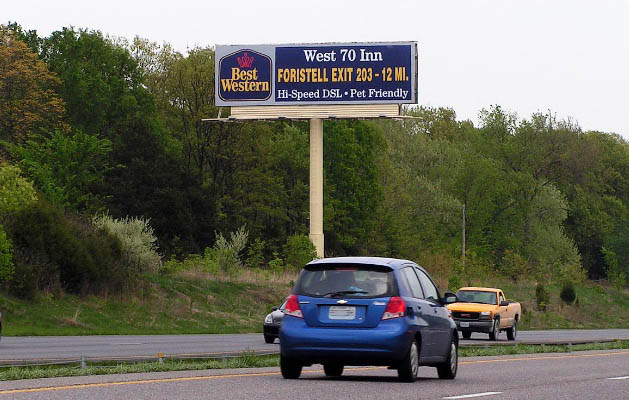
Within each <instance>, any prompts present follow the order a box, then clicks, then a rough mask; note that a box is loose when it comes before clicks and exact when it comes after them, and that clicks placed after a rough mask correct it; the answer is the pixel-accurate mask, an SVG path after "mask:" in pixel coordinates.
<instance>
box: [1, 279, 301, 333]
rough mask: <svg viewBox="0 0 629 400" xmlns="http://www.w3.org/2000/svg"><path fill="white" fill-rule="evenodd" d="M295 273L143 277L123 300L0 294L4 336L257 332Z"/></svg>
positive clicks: (285, 291) (109, 297)
mask: <svg viewBox="0 0 629 400" xmlns="http://www.w3.org/2000/svg"><path fill="white" fill-rule="evenodd" d="M294 279H295V274H294V273H293V274H289V275H288V276H281V277H279V276H275V275H273V274H270V273H268V272H267V271H247V272H243V273H241V274H239V275H238V276H237V277H230V276H222V275H221V276H214V275H208V274H204V273H202V272H199V271H187V272H181V273H177V274H174V275H167V276H160V275H146V276H145V277H144V281H143V283H142V285H141V286H140V287H139V288H137V289H136V290H135V292H134V293H130V294H128V295H124V296H108V297H107V296H105V297H96V296H89V297H80V296H71V295H66V294H63V293H61V294H54V293H44V294H41V295H39V296H38V297H37V298H35V299H34V300H33V301H25V300H20V299H17V298H14V297H11V296H8V295H6V294H0V310H2V315H3V319H4V328H3V335H6V336H28V335H34V336H38V335H105V334H109V335H131V334H142V335H146V334H186V333H250V332H261V330H262V321H263V319H264V317H265V316H266V314H267V313H268V312H270V310H271V308H272V307H273V306H277V305H278V304H280V303H281V301H282V300H283V299H284V298H285V297H286V295H287V294H288V293H289V292H290V289H291V287H292V282H291V281H292V280H294Z"/></svg>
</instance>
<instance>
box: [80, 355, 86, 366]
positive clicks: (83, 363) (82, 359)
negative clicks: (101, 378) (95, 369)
mask: <svg viewBox="0 0 629 400" xmlns="http://www.w3.org/2000/svg"><path fill="white" fill-rule="evenodd" d="M85 368H87V362H86V361H85V356H81V369H85Z"/></svg>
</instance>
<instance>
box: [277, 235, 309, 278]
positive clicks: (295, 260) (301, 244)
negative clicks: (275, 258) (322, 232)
mask: <svg viewBox="0 0 629 400" xmlns="http://www.w3.org/2000/svg"><path fill="white" fill-rule="evenodd" d="M283 256H284V261H285V262H286V266H287V267H288V268H293V269H297V270H300V269H301V268H303V266H304V265H306V264H307V263H309V262H310V261H312V260H314V259H315V258H317V249H316V248H315V246H314V244H312V242H311V241H310V238H309V237H308V236H306V235H292V236H289V237H288V239H287V240H286V244H285V245H284V251H283Z"/></svg>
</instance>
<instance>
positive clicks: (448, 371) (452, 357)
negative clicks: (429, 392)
mask: <svg viewBox="0 0 629 400" xmlns="http://www.w3.org/2000/svg"><path fill="white" fill-rule="evenodd" d="M458 369H459V348H458V346H457V343H456V340H454V338H452V342H451V343H450V354H448V359H447V360H446V362H444V363H443V364H440V365H437V374H438V375H439V378H440V379H454V378H456V371H457V370H458Z"/></svg>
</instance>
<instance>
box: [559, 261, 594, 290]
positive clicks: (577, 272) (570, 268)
mask: <svg viewBox="0 0 629 400" xmlns="http://www.w3.org/2000/svg"><path fill="white" fill-rule="evenodd" d="M559 272H560V277H559V280H560V281H569V282H572V283H573V284H575V285H576V284H581V283H584V282H585V281H586V280H587V274H586V272H585V269H584V268H583V266H582V265H581V264H576V263H571V264H564V265H563V266H561V268H560V269H559Z"/></svg>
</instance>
